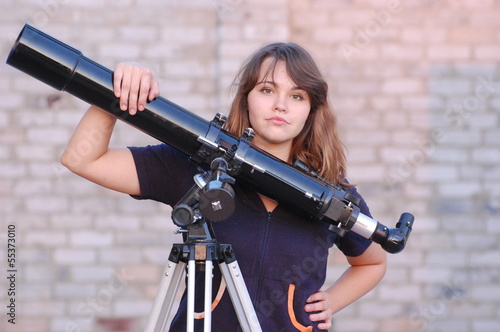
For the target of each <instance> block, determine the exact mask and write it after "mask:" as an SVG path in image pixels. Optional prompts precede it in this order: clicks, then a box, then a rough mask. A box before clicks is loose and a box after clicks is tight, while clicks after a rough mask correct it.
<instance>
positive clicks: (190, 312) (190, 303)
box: [186, 259, 196, 332]
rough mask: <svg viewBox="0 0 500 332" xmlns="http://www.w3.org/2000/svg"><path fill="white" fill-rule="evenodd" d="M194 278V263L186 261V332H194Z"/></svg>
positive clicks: (191, 260)
mask: <svg viewBox="0 0 500 332" xmlns="http://www.w3.org/2000/svg"><path fill="white" fill-rule="evenodd" d="M195 277H196V262H195V261H194V260H193V259H190V260H189V261H188V282H187V283H188V284H187V287H188V291H187V326H186V331H187V332H193V331H194V295H195V279H196V278H195Z"/></svg>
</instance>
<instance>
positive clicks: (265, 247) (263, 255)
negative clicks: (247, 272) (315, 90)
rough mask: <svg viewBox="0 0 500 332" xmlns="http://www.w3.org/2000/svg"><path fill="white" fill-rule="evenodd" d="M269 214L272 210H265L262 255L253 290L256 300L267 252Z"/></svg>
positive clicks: (258, 294)
mask: <svg viewBox="0 0 500 332" xmlns="http://www.w3.org/2000/svg"><path fill="white" fill-rule="evenodd" d="M271 215H272V211H268V212H267V223H266V229H265V232H264V239H263V241H262V248H263V250H262V255H261V257H260V261H259V272H258V273H257V281H258V284H257V289H256V290H255V294H256V300H258V299H259V298H260V291H261V277H262V270H263V269H264V263H265V261H266V254H267V238H268V235H269V226H270V224H271Z"/></svg>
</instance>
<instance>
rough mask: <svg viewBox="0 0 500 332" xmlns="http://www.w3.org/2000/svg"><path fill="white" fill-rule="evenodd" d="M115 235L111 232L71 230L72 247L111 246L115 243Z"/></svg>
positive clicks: (70, 240)
mask: <svg viewBox="0 0 500 332" xmlns="http://www.w3.org/2000/svg"><path fill="white" fill-rule="evenodd" d="M113 239H114V235H113V234H112V233H111V232H109V231H108V232H97V231H82V230H79V231H75V232H70V234H69V242H70V244H71V246H72V247H98V248H101V247H110V246H112V245H113V243H114V241H113Z"/></svg>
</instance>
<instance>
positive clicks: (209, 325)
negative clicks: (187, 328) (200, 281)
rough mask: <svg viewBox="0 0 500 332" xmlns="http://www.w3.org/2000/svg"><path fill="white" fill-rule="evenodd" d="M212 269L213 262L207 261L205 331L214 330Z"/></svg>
mask: <svg viewBox="0 0 500 332" xmlns="http://www.w3.org/2000/svg"><path fill="white" fill-rule="evenodd" d="M212 269H213V262H212V261H211V260H207V261H205V320H204V325H203V328H204V330H203V331H211V330H212Z"/></svg>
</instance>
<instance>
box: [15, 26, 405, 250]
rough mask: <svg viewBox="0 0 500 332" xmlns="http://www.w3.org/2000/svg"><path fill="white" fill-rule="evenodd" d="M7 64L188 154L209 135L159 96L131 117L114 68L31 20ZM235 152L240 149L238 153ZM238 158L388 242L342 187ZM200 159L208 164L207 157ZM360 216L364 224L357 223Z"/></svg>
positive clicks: (255, 157)
mask: <svg viewBox="0 0 500 332" xmlns="http://www.w3.org/2000/svg"><path fill="white" fill-rule="evenodd" d="M7 63H8V64H9V65H11V66H13V67H15V68H17V69H19V70H20V71H23V72H24V73H26V74H28V75H30V76H32V77H34V78H36V79H38V80H40V81H42V82H44V83H46V84H48V85H50V86H52V87H53V88H55V89H57V90H60V91H66V92H68V93H70V94H72V95H73V96H75V97H77V98H79V99H81V100H83V101H85V102H87V103H89V104H93V105H96V106H99V107H100V108H102V109H104V110H105V111H107V112H109V113H110V114H112V115H114V116H116V117H118V118H120V119H121V120H123V121H124V122H126V123H128V124H130V125H132V126H133V127H135V128H137V129H139V130H141V131H143V132H145V133H146V134H148V135H150V136H152V137H154V138H156V139H158V140H159V141H161V142H163V143H165V144H168V145H170V146H172V147H174V148H176V149H178V150H180V151H181V152H184V153H186V154H187V155H189V156H191V157H193V156H195V155H197V153H198V152H199V151H200V148H201V147H202V143H201V142H203V138H206V137H207V136H213V131H212V130H211V129H212V127H211V123H210V122H208V121H207V120H205V119H203V118H201V117H199V116H197V115H195V114H193V113H191V112H189V111H188V110H186V109H184V108H182V107H180V106H178V105H176V104H174V103H173V102H171V101H169V100H167V99H165V98H162V97H158V98H156V99H155V100H153V101H151V102H149V103H148V104H147V105H146V108H145V109H144V110H143V111H141V112H138V113H137V114H136V115H134V116H131V115H130V114H129V113H128V112H123V111H121V110H120V108H119V100H118V98H116V97H115V95H114V92H113V72H112V71H111V70H110V69H108V68H106V67H104V66H102V65H100V64H99V63H96V62H95V61H93V60H91V59H89V58H87V57H85V56H84V55H83V54H82V52H80V51H79V50H77V49H75V48H73V47H71V46H69V45H66V44H64V43H63V42H61V41H59V40H57V39H55V38H53V37H51V36H49V35H48V34H46V33H44V32H42V31H40V30H38V29H36V28H34V27H32V26H31V25H29V24H26V25H25V26H24V28H23V29H22V31H21V33H20V34H19V37H18V39H17V40H16V42H15V44H14V46H13V48H12V50H11V52H10V54H9V56H8V58H7ZM200 138H201V139H200ZM214 143H215V144H217V145H218V149H219V150H222V151H223V150H224V149H226V148H229V147H233V146H235V145H236V146H237V145H239V140H238V138H236V137H235V136H234V135H231V134H229V133H228V132H226V131H224V130H219V131H218V133H217V137H216V139H215V142H214ZM239 153H240V151H239V150H238V151H237V155H238V154H239ZM238 160H239V161H240V162H241V167H240V168H239V170H238V172H237V174H236V175H235V177H236V179H237V180H238V181H241V182H242V183H244V184H245V185H247V186H251V187H253V188H255V189H256V190H258V191H260V192H261V193H263V194H265V195H266V196H269V197H271V198H273V199H276V200H278V201H280V202H282V203H285V204H287V205H289V206H290V207H294V208H295V209H297V211H298V212H301V213H303V214H304V215H306V216H309V217H312V218H317V219H320V220H323V221H326V222H329V223H330V224H332V225H337V224H341V226H342V228H344V229H347V230H350V229H351V228H353V227H354V229H355V230H357V233H359V234H360V235H362V236H364V237H366V238H369V239H371V240H372V241H375V242H377V243H380V244H382V247H384V245H383V243H384V242H386V241H388V237H389V236H390V233H391V232H388V231H387V230H388V228H387V227H385V226H383V225H381V224H380V223H378V222H377V221H375V220H373V219H371V218H369V217H368V216H364V215H362V214H361V213H359V208H357V207H355V206H354V207H351V204H350V203H351V202H350V198H351V197H352V196H351V195H350V194H349V193H347V192H346V191H344V190H342V189H339V188H334V187H332V186H330V185H327V184H325V183H323V182H322V181H320V180H319V179H317V178H315V177H312V176H309V175H307V174H305V173H303V172H301V171H299V170H297V169H295V168H294V167H292V166H291V165H288V164H286V163H284V162H283V161H281V160H279V159H277V158H275V157H274V156H272V155H270V154H267V153H266V152H264V151H262V150H260V149H258V148H256V147H250V146H248V147H246V148H245V149H244V152H242V154H240V155H238ZM202 162H204V163H205V164H208V165H209V164H210V162H211V159H207V160H202ZM412 217H413V216H412ZM358 218H359V219H360V221H361V220H362V221H363V223H362V224H361V223H356V222H357V219H358ZM412 223H413V219H412V221H411V223H410V224H409V225H408V224H405V225H407V227H406V228H405V232H404V233H405V234H403V237H404V241H402V244H403V246H402V247H398V248H397V250H394V249H390V250H392V251H393V252H398V251H401V250H402V249H403V247H404V243H405V242H406V238H407V236H408V235H409V233H410V231H411V224H412ZM397 233H398V235H399V232H397ZM373 235H376V236H373ZM384 249H386V248H384ZM386 250H388V249H386Z"/></svg>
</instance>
